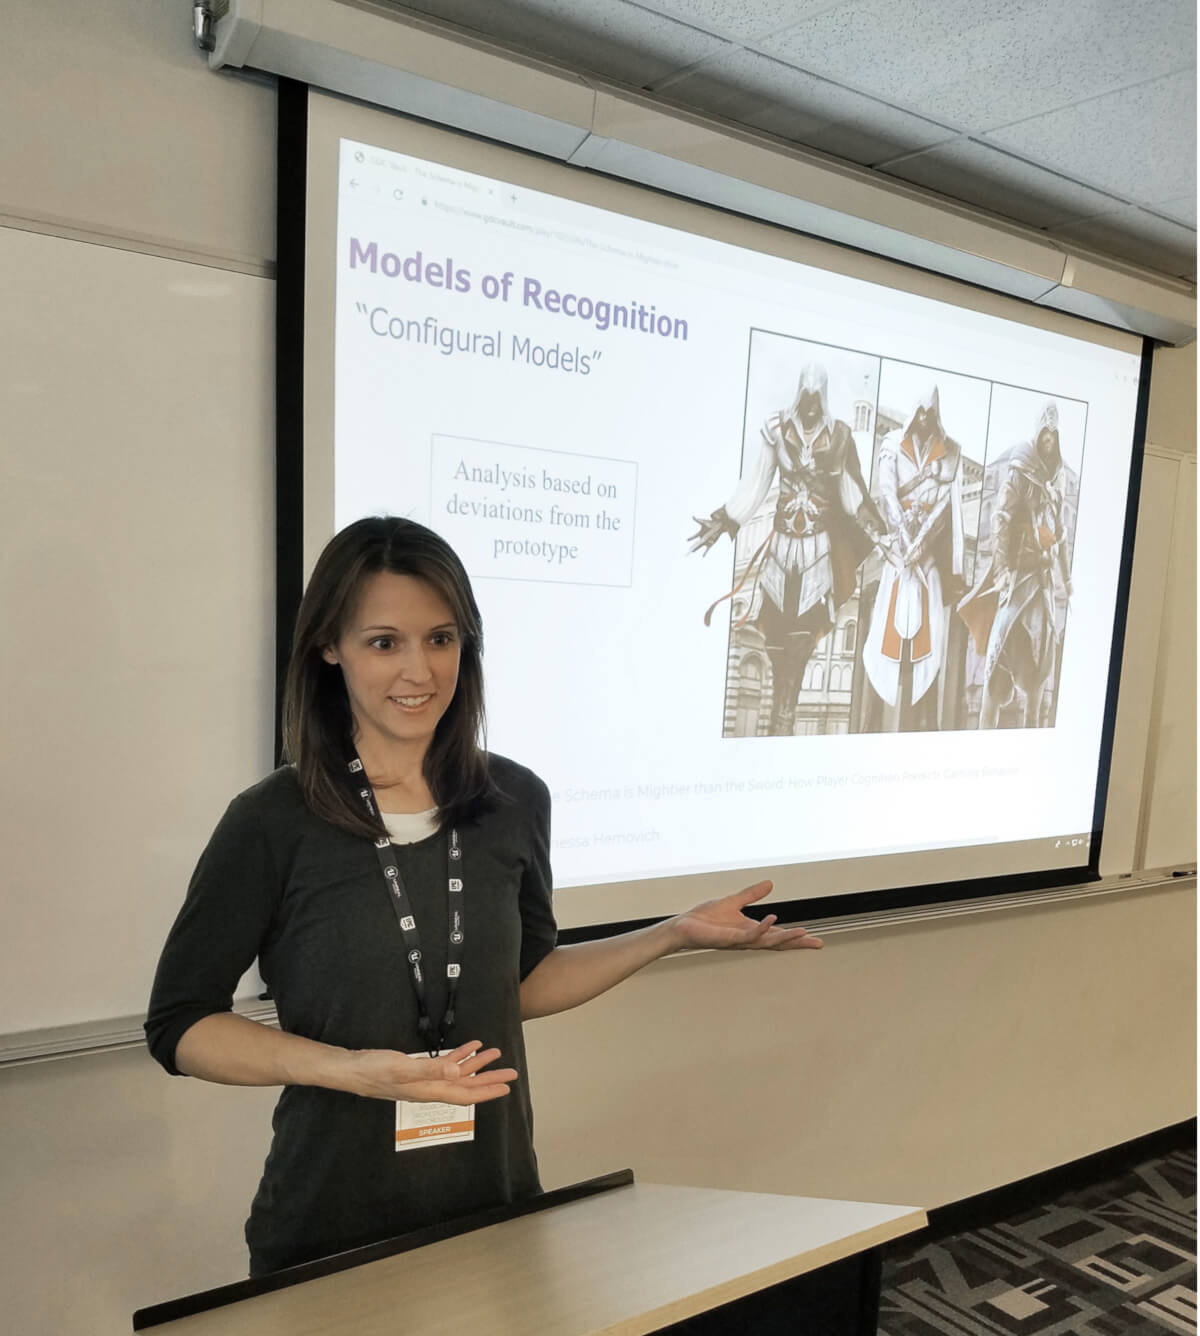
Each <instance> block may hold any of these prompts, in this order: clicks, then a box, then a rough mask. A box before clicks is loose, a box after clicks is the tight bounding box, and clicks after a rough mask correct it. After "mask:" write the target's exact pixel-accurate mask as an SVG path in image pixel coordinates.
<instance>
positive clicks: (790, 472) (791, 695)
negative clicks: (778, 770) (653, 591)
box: [689, 362, 884, 736]
mask: <svg viewBox="0 0 1200 1336" xmlns="http://www.w3.org/2000/svg"><path fill="white" fill-rule="evenodd" d="M776 480H777V481H778V499H777V501H776V505H775V513H774V517H773V520H772V521H771V527H770V530H769V532H768V533H767V536H766V537H765V538H764V539H763V541H762V542H761V543H760V544H759V545H758V547H757V549H756V550H755V551H754V553H753V555H752V556H751V557H750V559H749V562H748V565H747V566H746V568H745V570H744V572H743V573H742V575H741V578H740V580H739V581H738V583H737V585H736V586H735V588H734V589H733V590H730V591H729V593H727V594H725V595H723V596H722V598H720V599H718V600H717V603H720V602H723V601H724V599H725V598H733V597H734V596H735V595H737V594H738V593H739V591H741V590H743V589H747V588H748V589H749V591H750V597H749V599H748V601H747V603H746V607H747V612H746V614H745V615H744V617H743V619H742V620H743V621H744V620H747V619H749V618H750V617H751V616H753V618H754V623H755V626H756V627H757V629H758V631H759V632H760V633H761V636H762V640H763V645H764V647H765V649H766V653H767V656H768V658H769V660H770V664H771V670H772V693H771V714H770V724H769V729H768V732H769V733H770V734H771V735H773V736H781V735H783V736H788V735H791V734H792V733H793V732H794V731H795V728H796V698H797V693H798V691H799V689H800V682H801V678H802V677H803V675H804V669H805V665H806V664H807V663H808V661H809V658H810V657H811V655H812V653H813V650H814V649H815V648H816V646H817V644H818V642H819V641H820V640H821V638H822V637H823V636H824V635H825V634H826V633H827V632H828V631H829V629H830V628H831V627H832V626H833V624H834V621H835V618H836V615H837V609H838V608H839V607H840V606H841V605H842V604H843V603H844V602H845V601H846V599H847V598H849V597H850V595H851V594H852V593H853V592H854V590H855V587H856V584H857V579H858V568H859V566H860V565H861V564H862V562H863V560H864V558H865V557H866V556H867V554H868V553H869V552H870V551H871V549H872V547H873V545H874V544H875V543H876V542H877V541H878V540H879V539H880V538H881V537H882V536H883V532H884V525H883V521H882V519H881V517H880V515H879V512H878V511H877V510H876V508H875V504H874V502H873V501H872V500H871V496H870V493H869V492H868V490H867V486H866V483H865V482H864V481H863V476H862V468H861V465H860V463H859V459H858V451H857V446H856V443H855V440H854V436H853V433H852V432H851V429H850V427H849V426H848V425H847V424H846V423H845V422H843V421H841V420H840V419H837V418H835V417H834V416H833V414H832V412H831V411H830V406H829V375H828V372H827V370H826V368H825V366H824V365H822V364H820V363H818V362H810V363H809V364H808V365H806V366H805V367H804V368H803V370H802V371H801V373H800V379H799V383H798V385H797V387H796V393H795V396H794V398H793V400H792V403H791V404H790V406H788V407H787V408H784V409H783V410H781V411H779V412H775V413H772V414H771V415H770V416H769V417H768V418H767V420H766V422H765V423H764V424H763V427H762V431H761V439H760V448H759V451H758V454H757V457H756V458H754V460H753V463H752V464H751V466H750V468H749V469H748V470H747V471H746V472H745V473H744V474H743V476H742V478H741V481H740V482H739V483H738V486H737V487H736V489H735V490H734V493H733V495H732V496H731V497H730V498H729V500H728V501H726V502H725V504H724V505H723V506H721V507H719V508H718V509H717V510H714V511H713V512H712V514H711V515H710V516H709V517H708V518H706V519H705V518H702V517H700V516H694V517H693V518H694V520H695V522H696V524H697V525H698V526H699V527H698V528H697V530H696V532H695V533H693V534H692V535H691V536H690V539H689V541H690V544H691V546H690V549H689V550H690V551H692V552H697V551H705V552H707V550H708V549H709V548H711V547H712V546H713V545H714V544H715V543H716V542H717V540H718V539H719V538H720V537H721V535H722V534H729V535H730V537H731V538H736V535H737V534H738V531H739V530H740V529H741V528H742V526H743V525H745V524H746V523H747V521H749V520H750V519H751V518H752V517H753V516H754V515H755V514H756V512H758V510H759V508H760V507H761V506H762V505H763V503H764V501H765V500H766V499H767V496H768V493H769V492H770V490H771V488H772V486H773V485H774V484H775V483H776ZM715 607H716V604H713V606H712V607H710V608H709V610H708V613H707V614H706V615H705V622H706V623H707V622H708V621H709V619H710V617H711V614H712V611H713V608H715ZM755 609H757V611H755ZM735 625H736V623H735Z"/></svg>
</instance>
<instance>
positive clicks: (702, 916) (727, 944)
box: [670, 881, 824, 951]
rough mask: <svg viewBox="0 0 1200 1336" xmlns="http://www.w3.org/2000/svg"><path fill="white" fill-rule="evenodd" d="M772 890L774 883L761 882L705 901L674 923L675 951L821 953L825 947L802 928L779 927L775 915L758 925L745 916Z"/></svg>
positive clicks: (671, 922)
mask: <svg viewBox="0 0 1200 1336" xmlns="http://www.w3.org/2000/svg"><path fill="white" fill-rule="evenodd" d="M771 887H772V883H771V882H769V881H760V882H757V883H756V884H755V885H753V886H747V887H746V889H745V890H744V891H735V892H734V894H733V895H725V896H722V897H721V898H720V899H719V900H706V901H705V902H704V904H702V905H697V906H696V907H695V908H694V909H689V910H688V912H687V913H686V914H680V915H679V916H678V917H677V918H673V919H671V920H670V924H671V927H672V928H673V929H674V930H675V936H676V938H677V947H676V949H677V950H687V949H689V948H692V949H699V948H707V949H709V950H716V951H721V950H726V949H741V950H748V951H792V950H796V949H797V948H809V949H812V950H819V949H820V948H821V947H822V946H824V942H822V941H821V939H820V938H819V937H811V936H810V935H809V934H808V933H807V932H806V931H805V930H804V929H803V928H781V927H779V926H778V921H777V917H776V915H774V914H768V915H767V916H766V917H765V918H764V919H762V920H761V921H756V920H754V919H752V918H748V917H747V916H746V915H745V914H743V913H742V910H743V909H745V908H746V906H747V905H752V904H753V903H754V902H755V901H756V900H761V899H762V898H763V896H765V895H769V894H770V893H771Z"/></svg>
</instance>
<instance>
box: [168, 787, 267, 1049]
mask: <svg viewBox="0 0 1200 1336" xmlns="http://www.w3.org/2000/svg"><path fill="white" fill-rule="evenodd" d="M256 808H257V804H255V803H254V802H253V800H252V799H250V798H248V797H247V796H246V795H242V796H240V797H237V798H235V799H234V800H233V802H232V803H230V805H229V807H228V809H227V810H226V812H225V815H224V816H223V817H222V818H221V820H220V822H219V823H218V825H217V828H216V830H215V831H214V832H213V835H212V838H211V839H210V840H209V842H208V845H207V847H206V848H205V850H204V852H203V853H202V854H201V855H200V861H199V863H198V864H197V865H196V870H195V872H194V873H193V874H192V879H191V882H190V884H189V886H188V890H187V896H186V898H185V899H184V902H183V907H182V908H181V909H180V911H179V914H178V916H177V917H176V919H175V923H174V926H173V927H172V928H171V931H170V933H169V934H168V936H167V941H166V945H165V946H164V947H163V952H162V955H161V957H160V958H159V962H158V969H157V971H156V973H155V976H154V986H153V989H152V990H151V994H150V1006H149V1010H148V1013H147V1017H146V1026H145V1029H146V1041H147V1044H148V1045H149V1048H150V1052H151V1054H152V1055H153V1057H154V1058H155V1059H156V1060H157V1061H158V1062H160V1063H161V1064H162V1065H163V1066H164V1067H165V1068H166V1069H167V1071H168V1072H170V1073H171V1075H172V1076H179V1075H180V1074H181V1073H180V1071H179V1069H178V1067H176V1065H175V1046H176V1045H177V1044H178V1043H179V1040H180V1039H181V1038H182V1037H183V1034H184V1032H185V1031H186V1030H188V1029H189V1028H190V1027H191V1026H192V1025H194V1024H195V1023H196V1022H197V1021H198V1020H201V1019H203V1017H205V1016H211V1015H214V1014H218V1013H220V1012H226V1011H230V1010H232V1008H233V994H234V990H235V989H236V988H237V985H238V981H239V980H240V979H241V977H242V975H243V974H245V972H246V971H247V970H248V969H249V968H250V966H251V965H252V964H253V963H254V960H255V958H256V957H257V955H258V952H259V947H260V945H261V944H262V942H263V940H264V938H265V937H266V935H267V932H268V929H269V927H270V923H271V918H272V915H273V914H274V911H275V907H276V904H277V902H278V899H279V884H278V876H277V874H276V870H275V866H274V861H273V859H272V856H271V851H270V848H269V847H268V843H267V838H266V833H265V831H264V829H263V825H262V820H261V817H260V814H259V813H258V811H257V810H256Z"/></svg>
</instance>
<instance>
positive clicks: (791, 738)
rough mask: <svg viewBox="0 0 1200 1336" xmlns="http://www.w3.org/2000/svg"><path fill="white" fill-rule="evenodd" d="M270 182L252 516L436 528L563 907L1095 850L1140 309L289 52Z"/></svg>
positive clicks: (1060, 869)
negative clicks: (703, 196) (263, 492)
mask: <svg viewBox="0 0 1200 1336" xmlns="http://www.w3.org/2000/svg"><path fill="white" fill-rule="evenodd" d="M303 212H304V219H303V228H304V289H303V302H304V318H303V504H302V514H301V513H300V509H301V508H300V507H298V506H297V505H296V504H295V502H294V500H288V501H286V502H281V504H283V505H284V513H282V514H281V523H282V524H283V525H284V526H285V527H286V526H289V525H290V526H293V527H294V526H297V525H300V524H301V523H302V526H303V534H302V546H303V564H304V573H305V575H307V572H308V571H309V570H311V567H312V563H313V561H314V560H315V557H316V554H317V553H318V552H319V550H320V548H321V547H322V545H323V544H324V543H325V541H326V540H327V539H328V538H329V537H330V536H331V535H332V534H333V533H334V532H335V531H336V530H338V529H340V528H342V527H344V526H345V525H346V524H348V523H350V522H351V521H353V520H355V519H357V518H359V517H360V516H363V515H373V514H393V515H404V516H409V517H411V518H413V519H416V520H419V521H421V522H422V523H424V524H428V525H430V526H431V527H433V528H434V529H436V530H438V531H439V532H440V533H441V534H443V535H444V536H445V537H446V538H447V539H448V540H449V542H450V543H451V544H452V545H453V546H454V547H455V549H456V550H457V551H458V552H459V554H460V555H461V557H462V559H463V561H464V563H465V565H466V567H467V569H468V572H469V573H470V575H471V578H472V581H473V583H474V587H475V591H476V595H477V597H478V601H479V604H480V607H481V610H482V614H483V622H484V631H485V665H486V673H487V691H488V739H487V741H488V746H489V748H490V749H491V750H493V751H495V752H499V753H502V754H504V755H508V756H511V757H513V758H515V759H517V760H519V761H521V762H522V763H524V764H526V765H528V766H530V767H531V768H532V769H534V770H535V771H537V772H538V773H539V774H540V775H541V776H542V777H543V778H544V779H545V781H546V782H547V784H548V785H549V786H550V789H551V791H552V794H553V797H554V809H553V812H554V815H553V823H554V829H553V859H554V870H555V884H556V891H557V907H558V912H559V915H560V920H561V922H562V924H563V925H564V926H566V927H568V928H572V927H574V928H591V927H596V926H597V925H604V924H613V923H617V922H628V921H631V920H641V919H646V918H651V917H655V916H658V915H662V914H666V913H670V912H674V911H677V910H679V909H681V908H683V907H686V905H687V904H689V903H691V902H693V901H695V900H696V899H697V898H703V897H705V896H708V895H711V894H714V893H717V892H720V891H723V890H725V889H727V888H733V887H736V886H739V885H744V884H747V883H748V882H750V881H754V880H758V879H759V878H760V877H763V876H769V877H771V878H772V879H773V880H774V882H775V891H774V896H773V898H774V900H775V901H780V902H787V903H789V904H790V903H793V902H803V903H804V906H805V908H806V910H808V911H809V912H811V909H812V906H811V903H810V902H813V901H821V902H828V903H829V904H831V905H832V904H835V903H836V904H837V905H839V906H845V905H851V906H852V905H853V904H855V903H858V902H859V900H861V903H863V904H864V905H865V904H867V903H871V904H878V903H903V902H904V896H905V893H906V888H907V889H908V892H909V893H911V892H912V889H913V888H917V887H920V888H924V893H926V894H927V893H928V889H929V888H931V887H934V888H939V889H938V894H940V895H941V897H942V898H948V897H950V896H960V895H969V894H972V893H978V892H982V891H985V890H989V889H995V888H997V887H1001V886H1003V887H1007V888H1009V889H1011V886H1012V884H1013V883H1012V882H1011V879H1012V878H1014V877H1021V878H1023V879H1024V880H1023V881H1022V883H1021V884H1030V885H1036V884H1050V883H1058V884H1061V883H1063V882H1065V881H1068V880H1072V879H1076V880H1085V879H1087V878H1089V877H1091V876H1094V875H1095V868H1096V865H1097V858H1098V840H1099V835H1100V829H1099V817H1098V813H1100V812H1101V811H1102V806H1103V802H1102V800H1103V794H1104V787H1105V783H1106V771H1107V764H1108V757H1107V746H1108V741H1107V740H1108V738H1109V737H1110V735H1111V712H1112V709H1113V708H1114V706H1115V701H1114V700H1113V699H1112V698H1111V697H1112V695H1113V692H1114V691H1115V685H1114V680H1115V674H1113V673H1112V672H1111V662H1112V657H1113V653H1114V643H1116V644H1117V645H1118V647H1119V631H1120V628H1121V626H1122V625H1123V617H1124V606H1123V599H1124V593H1125V588H1126V586H1127V579H1128V555H1129V554H1128V546H1129V543H1130V542H1131V532H1130V524H1129V522H1128V516H1129V515H1130V514H1131V509H1130V507H1131V503H1132V501H1133V500H1134V499H1135V498H1134V496H1133V493H1134V492H1135V491H1136V477H1137V474H1138V470H1137V468H1136V467H1135V464H1136V457H1135V419H1136V418H1137V409H1138V402H1139V383H1140V381H1141V380H1142V379H1144V377H1143V375H1142V361H1143V358H1142V346H1141V342H1140V340H1138V339H1136V338H1134V337H1132V336H1130V335H1127V334H1123V333H1118V332H1116V331H1113V330H1109V329H1106V328H1103V327H1100V326H1095V325H1090V324H1087V323H1085V322H1082V321H1078V320H1073V319H1071V318H1070V317H1067V316H1062V315H1059V314H1057V313H1053V312H1047V311H1044V310H1042V309H1040V308H1033V307H1030V306H1026V305H1024V304H1022V303H1019V302H1017V301H1015V300H1012V299H1008V298H1004V297H1000V296H997V295H995V294H991V293H987V292H984V291H981V290H977V289H973V288H970V287H968V286H967V285H963V284H958V283H954V282H952V281H950V280H946V279H941V278H938V277H935V276H932V275H929V274H925V273H923V272H920V271H916V270H911V269H906V268H904V267H902V266H898V265H896V264H894V263H891V262H886V261H882V260H879V259H876V258H874V257H870V256H865V255H862V254H859V253H855V252H852V251H849V250H845V249H842V248H838V247H835V246H832V245H829V244H827V243H824V242H818V241H815V240H812V239H809V238H805V237H801V236H797V235H795V234H792V233H789V232H787V231H785V230H783V229H779V228H776V227H772V226H769V225H766V224H763V223H759V222H755V221H752V220H750V219H747V218H744V217H740V216H735V215H731V214H727V213H722V212H720V211H717V210H713V209H709V208H705V207H702V206H700V205H697V204H694V203H690V202H688V201H684V200H680V199H678V198H675V197H671V196H666V195H661V194H658V193H655V192H652V191H649V190H646V189H643V188H640V187H636V186H633V185H630V184H628V183H625V182H620V181H615V180H613V179H610V178H605V177H600V176H597V175H595V174H590V173H587V172H584V171H580V170H576V169H572V168H569V167H566V166H563V165H562V164H559V163H554V162H549V161H545V160H542V159H539V158H537V157H534V156H532V155H528V154H524V153H520V152H517V151H514V150H511V149H507V148H503V147H500V146H497V145H495V144H492V143H488V142H484V141H481V140H478V139H473V138H470V137H466V136H463V135H460V134H456V133H452V132H449V131H446V130H443V129H440V128H436V127H432V126H430V125H428V124H424V123H421V122H415V121H412V120H408V119H405V118H403V117H401V116H397V115H394V114H391V113H386V112H382V111H379V110H376V109H372V108H368V107H364V106H361V105H359V104H355V103H351V102H346V101H342V100H339V99H336V98H332V97H328V96H325V95H321V94H317V93H315V92H310V94H309V98H308V123H307V157H306V189H305V195H304V203H303ZM283 277H284V276H283V274H282V273H281V282H282V281H283ZM281 355H282V354H281ZM296 371H297V372H298V371H299V368H296ZM288 374H289V372H288V367H287V366H286V365H281V376H282V377H283V378H284V379H285V380H286V378H287V376H288ZM1137 447H1138V450H1139V451H1140V442H1138V443H1137ZM1118 652H1119V649H1118ZM881 892H883V893H885V895H884V899H883V900H882V901H881V900H880V896H879V893H881ZM845 897H855V898H854V899H851V900H847V899H846V898H845Z"/></svg>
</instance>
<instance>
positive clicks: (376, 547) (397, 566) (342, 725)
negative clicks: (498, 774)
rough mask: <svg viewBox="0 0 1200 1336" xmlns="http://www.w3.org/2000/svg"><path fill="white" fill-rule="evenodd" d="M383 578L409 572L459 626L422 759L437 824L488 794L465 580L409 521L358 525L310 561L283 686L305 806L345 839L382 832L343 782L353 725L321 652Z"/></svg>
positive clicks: (475, 637) (336, 675)
mask: <svg viewBox="0 0 1200 1336" xmlns="http://www.w3.org/2000/svg"><path fill="white" fill-rule="evenodd" d="M381 571H390V572H391V573H393V574H395V575H411V576H414V577H415V578H416V579H419V580H424V581H425V582H426V583H427V584H429V585H431V586H432V587H433V588H434V589H436V590H437V592H438V593H439V594H440V595H441V596H442V598H444V599H445V600H446V602H447V603H448V604H449V605H450V608H451V610H452V611H453V613H454V620H455V623H456V624H457V627H458V634H459V643H460V657H459V667H458V686H457V687H456V689H455V692H454V696H453V698H452V699H451V701H450V704H449V706H448V707H447V709H446V712H445V713H444V714H443V715H442V717H441V719H439V720H438V725H437V730H436V731H435V733H434V735H433V741H432V743H431V744H430V747H429V750H428V751H427V752H426V754H425V782H426V783H427V784H428V785H429V791H430V792H431V793H432V794H433V797H434V801H435V802H436V803H437V805H438V820H439V824H440V825H442V826H443V827H444V826H448V825H453V824H455V823H458V822H462V821H466V820H469V819H471V818H472V817H474V816H476V815H477V814H478V813H479V812H480V811H481V810H482V809H483V808H484V807H485V806H487V805H488V803H489V801H490V800H491V799H492V798H493V797H494V796H495V793H494V790H493V787H492V784H491V782H490V780H489V777H488V765H487V753H486V751H485V750H484V749H483V745H482V739H483V733H484V708H483V662H482V655H483V627H482V624H481V622H480V617H479V607H478V605H477V604H476V602H475V595H474V594H473V593H472V591H471V582H470V580H469V579H468V577H467V572H466V570H465V569H464V568H463V564H462V562H461V561H460V560H459V559H458V556H457V555H456V554H455V552H454V550H453V549H452V548H451V547H450V545H449V544H448V543H447V542H446V541H445V539H444V538H441V537H440V536H439V535H438V534H436V533H434V532H433V530H432V529H427V528H426V527H425V526H424V525H423V524H417V523H416V522H415V521H413V520H405V519H394V518H371V519H364V520H357V521H356V522H355V523H354V524H351V525H349V526H348V527H347V528H345V529H343V530H342V531H341V532H340V533H339V534H337V535H335V537H333V538H332V539H331V540H330V541H329V543H328V544H327V545H326V547H325V550H324V551H323V552H322V553H321V555H320V557H319V558H318V560H317V564H316V568H315V569H314V570H313V573H312V578H311V579H310V580H309V582H308V588H307V589H306V590H305V591H304V598H303V599H302V600H301V603H300V611H299V612H298V613H297V615H296V629H295V632H294V633H293V636H292V656H291V659H290V661H289V662H288V669H287V676H286V678H285V681H284V688H283V751H284V757H285V759H287V760H288V761H290V762H291V763H292V764H293V765H294V766H295V767H296V774H297V777H298V779H299V781H300V790H301V792H302V793H303V795H304V801H305V802H306V803H307V804H308V806H309V808H311V810H312V811H313V812H315V813H316V815H317V816H319V817H322V818H323V819H324V820H326V821H329V822H331V823H332V824H333V825H335V826H337V827H339V828H340V829H341V830H344V831H347V832H349V833H350V834H352V835H365V836H370V837H371V838H372V839H375V838H378V837H379V836H380V835H383V834H386V831H385V830H384V827H383V825H382V823H381V822H379V821H373V820H372V819H371V818H370V817H369V816H368V815H367V812H366V809H365V807H364V806H363V804H362V801H361V799H360V798H359V796H358V792H357V790H356V789H355V788H354V787H353V786H352V785H351V784H350V782H349V774H348V771H347V768H346V767H347V763H348V761H349V760H350V758H351V756H352V755H353V751H354V720H353V717H352V715H351V712H350V701H349V698H348V697H347V695H346V685H345V681H344V679H343V677H342V670H341V668H340V667H338V666H337V665H336V664H330V663H326V662H325V659H324V658H323V657H322V651H323V650H324V649H325V648H326V647H327V646H329V645H334V644H336V643H337V641H338V640H339V639H340V638H341V635H342V631H343V630H344V628H345V626H346V622H347V619H348V618H349V617H350V615H351V614H352V613H353V611H354V609H355V608H356V607H357V605H358V601H359V599H360V598H361V597H362V593H363V588H364V586H365V584H366V582H367V581H368V580H369V579H370V578H371V577H372V576H373V575H377V574H379V573H380V572H381Z"/></svg>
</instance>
